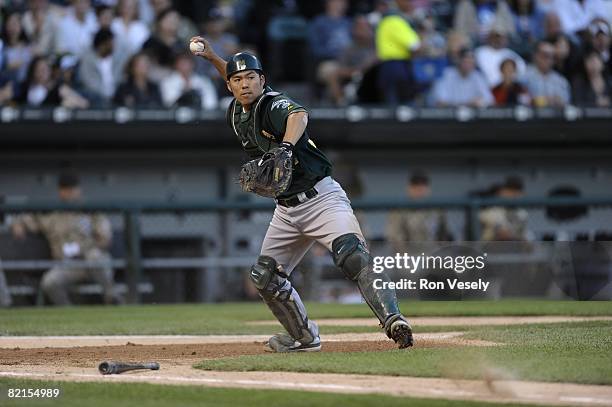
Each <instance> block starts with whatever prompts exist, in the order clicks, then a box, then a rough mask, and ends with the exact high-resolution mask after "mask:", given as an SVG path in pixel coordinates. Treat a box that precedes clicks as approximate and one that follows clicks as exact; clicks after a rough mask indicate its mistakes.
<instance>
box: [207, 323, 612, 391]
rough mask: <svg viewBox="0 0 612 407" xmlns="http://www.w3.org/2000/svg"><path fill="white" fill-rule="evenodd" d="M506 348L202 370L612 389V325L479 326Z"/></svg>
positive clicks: (225, 364)
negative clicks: (487, 379) (498, 376)
mask: <svg viewBox="0 0 612 407" xmlns="http://www.w3.org/2000/svg"><path fill="white" fill-rule="evenodd" d="M467 336H468V337H469V338H475V339H485V340H490V341H495V342H500V343H504V344H506V345H503V346H496V347H463V348H415V349H410V350H408V351H406V350H402V351H400V350H392V351H387V352H356V353H317V354H313V353H311V354H289V355H287V354H266V355H255V356H240V357H233V358H223V359H217V360H208V361H203V362H201V363H200V364H199V365H197V366H196V367H198V368H200V369H205V370H239V371H247V370H250V371H298V372H312V373H323V372H325V373H355V374H377V375H391V376H423V377H447V376H451V377H460V378H465V379H478V378H482V377H483V375H485V374H487V372H489V371H491V369H493V370H494V371H498V372H504V373H503V377H508V378H514V379H521V380H539V381H551V382H575V383H591V384H612V322H610V321H605V322H604V321H600V322H578V323H557V324H533V325H515V326H509V327H506V326H501V327H479V328H477V329H474V330H472V331H471V332H469V333H468V334H467Z"/></svg>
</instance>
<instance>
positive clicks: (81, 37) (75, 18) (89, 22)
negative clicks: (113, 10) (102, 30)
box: [54, 0, 98, 55]
mask: <svg viewBox="0 0 612 407" xmlns="http://www.w3.org/2000/svg"><path fill="white" fill-rule="evenodd" d="M96 31H98V22H97V20H96V14H95V13H94V12H93V10H92V9H91V3H90V1H89V0H72V7H70V8H69V9H68V12H67V13H66V15H65V16H64V17H63V18H62V19H61V20H60V21H59V24H58V27H57V35H56V36H55V38H54V39H55V46H54V51H55V53H56V54H63V53H70V54H73V55H81V54H83V52H84V51H85V50H87V49H89V46H90V45H91V41H92V39H93V36H94V34H95V33H96Z"/></svg>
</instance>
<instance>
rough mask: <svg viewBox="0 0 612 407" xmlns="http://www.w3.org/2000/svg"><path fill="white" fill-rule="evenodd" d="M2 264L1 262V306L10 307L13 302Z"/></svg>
mask: <svg viewBox="0 0 612 407" xmlns="http://www.w3.org/2000/svg"><path fill="white" fill-rule="evenodd" d="M1 266H2V263H0V307H8V306H10V305H11V303H12V299H11V293H10V292H9V287H8V284H7V282H6V276H5V275H4V271H3V270H2V268H1Z"/></svg>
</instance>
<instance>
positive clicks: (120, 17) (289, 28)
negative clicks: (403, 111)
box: [0, 0, 612, 109]
mask: <svg viewBox="0 0 612 407" xmlns="http://www.w3.org/2000/svg"><path fill="white" fill-rule="evenodd" d="M0 6H1V7H2V8H1V11H0V35H1V36H0V106H7V105H12V106H30V107H40V106H49V107H54V106H64V107H68V108H88V107H96V108H98V107H111V106H127V107H138V108H161V107H167V108H170V107H175V106H191V107H198V108H202V109H215V108H217V107H218V106H219V99H220V98H222V97H224V96H226V95H227V90H226V88H225V83H224V81H223V80H222V79H221V78H218V77H217V76H216V75H215V73H214V72H212V71H211V68H210V65H209V64H206V63H204V61H201V60H197V59H196V58H194V57H193V56H192V55H191V54H190V53H188V49H187V44H188V40H189V38H190V37H191V36H192V35H195V34H202V35H204V36H206V37H207V38H208V39H209V40H210V42H211V44H212V46H213V47H214V48H215V50H216V52H217V53H218V54H219V55H220V56H222V57H228V56H229V55H231V54H233V53H235V52H237V51H238V50H239V49H247V50H252V51H253V52H256V53H258V54H259V55H260V56H261V58H262V59H263V60H264V66H265V67H266V70H267V71H268V72H267V73H268V74H269V76H270V77H271V82H272V83H273V85H274V84H281V83H285V82H297V83H299V84H302V85H303V86H305V88H306V89H307V93H308V94H309V95H310V96H311V97H312V98H313V99H314V100H315V104H319V105H323V106H344V105H346V104H349V103H363V104H374V103H386V104H389V105H395V104H400V103H401V104H414V105H417V106H463V105H467V106H474V107H488V106H513V105H517V104H523V105H533V106H537V107H544V106H553V107H560V106H564V105H567V104H570V103H571V104H575V105H581V106H582V105H584V106H598V107H608V106H610V102H611V92H612V80H611V72H612V58H611V56H610V47H611V36H610V35H611V33H610V16H611V15H612V1H609V0H508V1H505V0H458V1H441V0H395V1H394V0H358V1H347V0H319V1H306V0H302V1H300V0H284V1H281V0H272V1H262V0H233V1H232V0H226V1H221V0H219V1H212V0H202V1H195V0H193V1H189V0H182V1H174V2H173V1H171V0H0Z"/></svg>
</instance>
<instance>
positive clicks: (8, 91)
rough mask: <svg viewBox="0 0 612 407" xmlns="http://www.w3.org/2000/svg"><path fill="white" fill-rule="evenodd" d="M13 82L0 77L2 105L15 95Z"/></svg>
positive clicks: (0, 99)
mask: <svg viewBox="0 0 612 407" xmlns="http://www.w3.org/2000/svg"><path fill="white" fill-rule="evenodd" d="M14 86H15V85H14V84H13V82H11V81H9V80H4V79H2V78H1V77H0V106H4V105H6V104H8V103H9V102H10V101H11V100H13V97H14V95H15V89H14Z"/></svg>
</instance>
